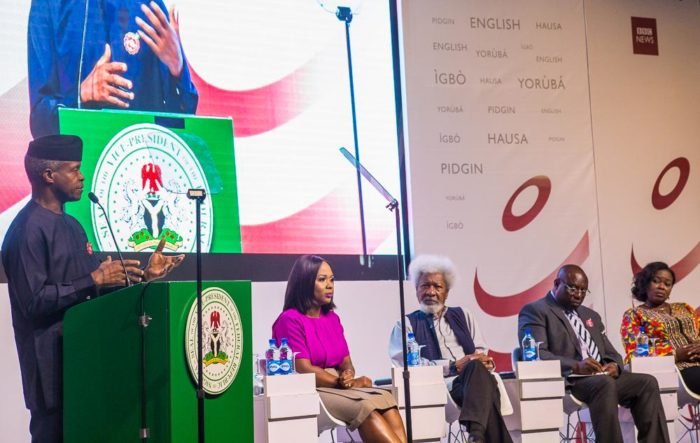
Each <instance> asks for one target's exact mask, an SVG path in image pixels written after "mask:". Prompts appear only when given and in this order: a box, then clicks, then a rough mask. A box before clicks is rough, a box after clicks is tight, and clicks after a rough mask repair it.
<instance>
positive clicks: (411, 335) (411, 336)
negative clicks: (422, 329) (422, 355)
mask: <svg viewBox="0 0 700 443" xmlns="http://www.w3.org/2000/svg"><path fill="white" fill-rule="evenodd" d="M415 338H416V335H415V334H414V333H413V332H409V333H408V339H409V340H414V339H415Z"/></svg>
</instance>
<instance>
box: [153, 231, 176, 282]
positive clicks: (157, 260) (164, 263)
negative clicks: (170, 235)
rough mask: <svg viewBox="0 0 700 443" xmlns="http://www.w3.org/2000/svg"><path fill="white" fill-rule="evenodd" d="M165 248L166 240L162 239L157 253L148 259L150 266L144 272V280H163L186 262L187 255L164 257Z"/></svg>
mask: <svg viewBox="0 0 700 443" xmlns="http://www.w3.org/2000/svg"><path fill="white" fill-rule="evenodd" d="M164 247H165V239H161V240H160V243H158V247H157V248H156V250H155V252H153V254H151V258H149V259H148V265H146V269H145V271H144V279H145V280H146V281H151V280H158V279H159V278H163V277H165V276H166V275H168V273H170V271H172V270H173V269H174V268H176V267H177V266H180V263H182V262H183V261H184V260H185V254H180V255H163V248H164Z"/></svg>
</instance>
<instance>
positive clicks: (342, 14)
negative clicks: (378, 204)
mask: <svg viewBox="0 0 700 443" xmlns="http://www.w3.org/2000/svg"><path fill="white" fill-rule="evenodd" d="M335 15H336V17H338V20H341V21H343V22H344V23H345V49H346V52H347V54H348V76H349V77H350V107H351V113H352V136H353V140H354V142H355V159H357V162H358V163H360V143H359V141H358V137H357V114H356V111H355V81H354V77H353V72H352V51H351V49H350V22H351V21H352V10H351V9H350V8H348V7H347V6H338V10H337V11H336V14H335ZM357 196H358V198H359V203H360V230H361V232H362V258H363V260H364V262H365V263H366V264H367V265H368V266H369V258H368V257H367V232H366V229H365V206H364V201H363V198H362V176H361V175H360V170H359V169H358V170H357Z"/></svg>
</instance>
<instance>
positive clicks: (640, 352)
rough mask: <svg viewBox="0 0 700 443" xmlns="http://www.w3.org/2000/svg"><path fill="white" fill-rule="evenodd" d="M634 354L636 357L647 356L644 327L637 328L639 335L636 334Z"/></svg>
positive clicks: (647, 347)
mask: <svg viewBox="0 0 700 443" xmlns="http://www.w3.org/2000/svg"><path fill="white" fill-rule="evenodd" d="M634 353H635V355H636V356H637V357H648V356H649V336H648V335H647V334H646V331H645V330H644V326H641V327H640V328H639V334H637V349H636V350H635V351H634Z"/></svg>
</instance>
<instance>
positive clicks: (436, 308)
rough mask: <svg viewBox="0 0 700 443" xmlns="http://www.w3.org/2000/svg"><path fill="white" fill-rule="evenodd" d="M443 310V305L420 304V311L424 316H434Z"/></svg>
mask: <svg viewBox="0 0 700 443" xmlns="http://www.w3.org/2000/svg"><path fill="white" fill-rule="evenodd" d="M443 309H445V305H444V304H443V303H431V304H425V303H423V302H421V303H420V310H421V311H423V313H424V314H428V315H436V314H439V313H440V312H442V310H443Z"/></svg>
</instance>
